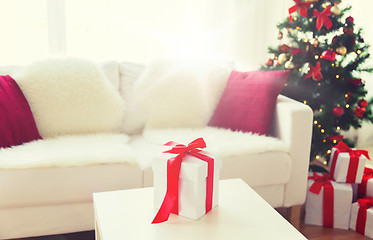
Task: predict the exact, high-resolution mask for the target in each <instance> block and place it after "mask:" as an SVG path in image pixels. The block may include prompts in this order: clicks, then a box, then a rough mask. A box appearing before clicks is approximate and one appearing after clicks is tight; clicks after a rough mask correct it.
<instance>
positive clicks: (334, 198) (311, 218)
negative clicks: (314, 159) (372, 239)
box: [305, 173, 352, 229]
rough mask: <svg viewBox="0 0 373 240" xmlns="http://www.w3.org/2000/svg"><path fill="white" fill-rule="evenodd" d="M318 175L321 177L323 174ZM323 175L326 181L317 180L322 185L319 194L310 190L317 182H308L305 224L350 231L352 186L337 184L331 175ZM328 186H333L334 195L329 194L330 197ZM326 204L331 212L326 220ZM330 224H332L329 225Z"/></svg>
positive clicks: (311, 180)
mask: <svg viewBox="0 0 373 240" xmlns="http://www.w3.org/2000/svg"><path fill="white" fill-rule="evenodd" d="M316 175H317V176H320V177H321V174H316ZM323 175H324V176H323V178H324V180H320V179H318V180H316V182H318V184H322V187H321V190H320V192H319V193H318V194H316V193H313V192H310V188H311V187H312V186H313V184H314V183H315V180H314V179H309V180H308V189H307V197H306V204H305V223H306V224H312V225H319V226H326V227H333V228H340V229H348V227H349V219H350V209H351V202H352V186H351V184H349V183H337V182H335V181H332V180H331V179H330V176H329V174H325V173H324V174H323ZM326 185H329V186H330V185H331V186H332V190H331V191H332V194H330V192H329V193H327V194H328V195H325V187H326ZM329 186H328V188H329ZM329 189H330V188H329ZM328 191H329V190H328ZM324 195H325V201H324ZM324 204H326V205H325V206H326V209H327V210H328V211H329V212H328V213H329V214H328V213H326V215H327V218H325V216H324V212H323V209H324ZM328 219H329V220H328ZM330 222H331V224H329V223H330Z"/></svg>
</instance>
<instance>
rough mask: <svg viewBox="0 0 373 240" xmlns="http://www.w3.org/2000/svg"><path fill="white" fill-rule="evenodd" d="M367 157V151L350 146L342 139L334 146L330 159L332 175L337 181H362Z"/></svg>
mask: <svg viewBox="0 0 373 240" xmlns="http://www.w3.org/2000/svg"><path fill="white" fill-rule="evenodd" d="M367 159H369V155H368V152H367V151H364V150H356V149H352V148H349V147H348V146H347V145H346V144H345V143H344V142H342V141H340V142H339V143H338V144H337V145H336V146H335V147H333V148H332V152H331V155H330V161H329V172H330V175H331V176H332V177H333V178H334V179H335V181H336V182H345V183H361V180H362V177H363V173H364V167H365V162H366V160H367Z"/></svg>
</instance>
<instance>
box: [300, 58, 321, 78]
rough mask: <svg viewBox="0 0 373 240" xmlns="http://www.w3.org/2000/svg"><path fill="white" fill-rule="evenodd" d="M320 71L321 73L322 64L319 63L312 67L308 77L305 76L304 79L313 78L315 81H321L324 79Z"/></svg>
mask: <svg viewBox="0 0 373 240" xmlns="http://www.w3.org/2000/svg"><path fill="white" fill-rule="evenodd" d="M320 71H321V66H320V62H317V63H316V65H315V66H312V65H310V70H309V71H308V73H307V74H306V76H304V79H307V78H310V77H311V76H312V79H313V80H315V81H320V80H321V79H322V78H323V76H322V74H321V72H320Z"/></svg>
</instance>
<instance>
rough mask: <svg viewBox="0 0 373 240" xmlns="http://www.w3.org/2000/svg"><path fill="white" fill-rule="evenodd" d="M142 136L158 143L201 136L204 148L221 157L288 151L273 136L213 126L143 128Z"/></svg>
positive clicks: (189, 139)
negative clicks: (204, 143)
mask: <svg viewBox="0 0 373 240" xmlns="http://www.w3.org/2000/svg"><path fill="white" fill-rule="evenodd" d="M143 136H144V138H145V139H146V140H147V141H149V142H151V143H155V144H159V145H161V144H164V143H166V142H169V141H175V142H178V143H181V144H188V143H190V142H191V141H193V140H194V139H196V138H199V137H202V138H203V139H204V140H205V142H206V145H207V147H206V150H207V151H210V152H212V153H214V154H217V155H219V156H221V157H232V156H241V155H242V154H256V153H262V152H270V151H279V152H284V153H288V150H289V146H287V145H286V144H285V143H284V142H283V141H281V140H279V139H277V138H274V137H268V136H260V135H257V134H253V133H250V132H239V131H236V132H234V131H231V130H229V129H223V128H214V127H204V128H177V129H145V131H144V133H143Z"/></svg>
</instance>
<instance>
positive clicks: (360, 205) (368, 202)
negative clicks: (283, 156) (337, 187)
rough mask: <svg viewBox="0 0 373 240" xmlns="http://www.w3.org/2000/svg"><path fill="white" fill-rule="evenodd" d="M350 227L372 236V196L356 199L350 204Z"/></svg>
mask: <svg viewBox="0 0 373 240" xmlns="http://www.w3.org/2000/svg"><path fill="white" fill-rule="evenodd" d="M350 229H352V230H354V231H356V232H359V233H361V234H364V235H365V236H367V237H370V238H373V201H372V197H365V198H361V199H358V200H357V202H355V203H353V204H352V206H351V218H350Z"/></svg>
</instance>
